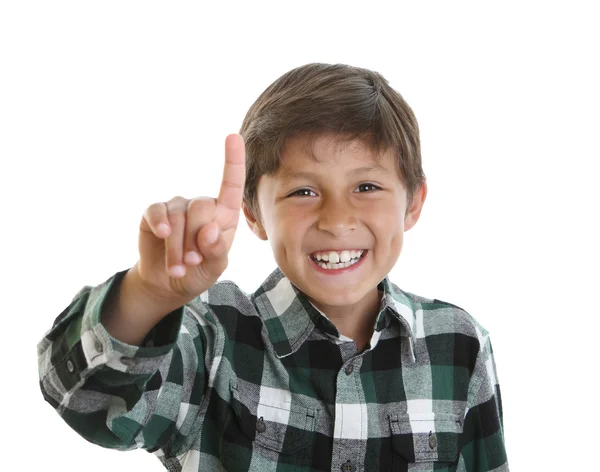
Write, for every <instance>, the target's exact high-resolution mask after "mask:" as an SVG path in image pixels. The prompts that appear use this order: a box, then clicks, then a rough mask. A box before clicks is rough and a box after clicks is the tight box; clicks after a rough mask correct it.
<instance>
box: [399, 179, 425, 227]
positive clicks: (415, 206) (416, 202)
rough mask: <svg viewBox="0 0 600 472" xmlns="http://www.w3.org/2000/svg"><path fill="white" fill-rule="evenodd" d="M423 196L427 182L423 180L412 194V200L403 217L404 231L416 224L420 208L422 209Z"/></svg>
mask: <svg viewBox="0 0 600 472" xmlns="http://www.w3.org/2000/svg"><path fill="white" fill-rule="evenodd" d="M425 198H427V182H423V184H422V185H421V186H420V187H419V189H418V190H417V191H416V192H415V194H414V195H413V201H412V203H411V205H410V208H409V209H408V211H407V212H406V215H405V217H404V231H408V230H409V229H411V228H412V227H413V226H414V225H416V224H417V221H418V220H419V216H420V215H421V210H422V209H423V203H425Z"/></svg>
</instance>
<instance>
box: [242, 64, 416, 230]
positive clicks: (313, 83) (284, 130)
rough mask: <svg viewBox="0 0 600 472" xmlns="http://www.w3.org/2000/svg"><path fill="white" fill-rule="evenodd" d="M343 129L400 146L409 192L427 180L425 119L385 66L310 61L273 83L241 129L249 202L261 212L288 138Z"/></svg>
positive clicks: (344, 136) (348, 136) (378, 143)
mask: <svg viewBox="0 0 600 472" xmlns="http://www.w3.org/2000/svg"><path fill="white" fill-rule="evenodd" d="M325 133H327V134H329V133H335V134H337V135H339V137H340V139H341V140H343V141H346V140H348V141H351V140H354V139H356V138H361V139H363V140H364V141H365V142H367V143H368V144H369V145H370V146H371V148H372V149H373V150H374V151H376V152H380V151H381V150H384V151H385V150H387V149H390V148H393V149H394V150H395V152H396V156H397V163H398V173H399V175H400V177H401V178H402V180H403V182H404V184H405V186H406V190H407V196H408V205H407V211H408V209H409V208H410V205H411V203H412V198H413V195H414V193H415V192H416V190H417V189H418V188H419V186H420V185H421V184H422V183H423V182H425V174H424V173H423V168H422V166H421V145H420V140H419V126H418V124H417V120H416V118H415V115H414V113H413V111H412V109H411V108H410V107H409V106H408V104H407V103H406V102H405V101H404V99H403V98H402V96H401V95H400V94H399V93H398V92H396V91H395V90H394V89H393V88H391V87H390V85H389V83H388V81H387V80H386V79H385V78H384V77H383V76H382V75H381V74H379V73H377V72H374V71H371V70H368V69H363V68H359V67H352V66H348V65H344V64H318V63H314V64H307V65H304V66H301V67H297V68H296V69H293V70H291V71H289V72H287V73H285V74H284V75H282V76H281V77H280V78H279V79H277V80H276V81H275V82H273V83H272V84H271V85H270V86H269V87H268V88H267V89H266V90H265V91H264V92H263V93H262V94H261V95H260V97H258V99H257V100H256V101H255V102H254V103H253V104H252V106H251V107H250V109H249V110H248V113H247V114H246V117H245V118H244V122H243V123H242V127H241V129H240V134H241V135H242V136H243V138H244V141H245V145H246V184H245V188H244V203H245V204H246V206H247V207H248V209H249V210H250V211H251V212H252V213H253V214H254V216H255V217H256V218H260V211H259V208H258V199H257V188H258V181H259V179H260V177H261V176H262V175H268V174H272V173H274V172H276V171H277V169H278V168H279V163H280V160H281V155H282V152H283V151H284V148H285V145H286V140H287V139H288V138H291V137H292V136H296V135H300V134H302V135H306V137H307V140H308V141H307V142H308V143H309V146H310V143H311V142H312V140H313V139H314V138H317V137H318V136H320V135H322V134H325Z"/></svg>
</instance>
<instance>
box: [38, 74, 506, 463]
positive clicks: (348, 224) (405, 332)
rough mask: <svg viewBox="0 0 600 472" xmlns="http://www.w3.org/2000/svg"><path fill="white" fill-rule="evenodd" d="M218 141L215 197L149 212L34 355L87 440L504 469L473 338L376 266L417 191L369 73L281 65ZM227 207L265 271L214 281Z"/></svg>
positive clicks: (187, 459)
mask: <svg viewBox="0 0 600 472" xmlns="http://www.w3.org/2000/svg"><path fill="white" fill-rule="evenodd" d="M241 135H242V136H243V138H244V143H242V141H241V139H240V138H239V136H236V135H232V136H229V137H228V138H227V141H226V163H225V169H224V174H223V183H222V186H221V191H220V194H219V197H218V198H217V199H210V198H197V199H192V200H187V199H184V198H182V197H175V198H173V199H172V200H170V201H169V202H160V203H156V204H153V205H151V206H149V207H148V209H147V210H146V212H145V213H144V217H143V218H142V222H141V224H140V259H139V261H138V263H136V265H135V266H134V267H132V268H130V269H128V270H125V271H121V272H118V273H116V274H115V275H113V276H112V277H110V278H109V279H108V280H107V281H106V282H104V283H103V284H101V285H99V286H97V287H89V286H86V287H84V288H83V289H82V290H81V291H80V292H79V293H78V294H77V295H76V297H75V298H74V300H73V301H72V303H71V304H70V305H69V307H67V309H65V310H64V312H63V313H62V314H61V315H60V316H59V318H58V319H57V320H56V321H55V324H54V326H53V327H52V329H51V330H50V331H49V332H48V333H47V335H46V337H45V338H44V339H43V340H42V341H41V342H40V344H39V345H38V353H39V365H40V381H41V382H40V384H41V388H42V392H43V394H44V397H45V399H46V400H47V401H48V402H49V403H50V404H52V405H53V407H54V408H56V410H57V411H58V412H59V414H60V415H61V416H62V417H63V418H64V419H65V421H67V422H68V423H69V424H70V425H71V426H72V427H73V428H74V429H75V430H76V431H78V432H79V433H80V434H81V435H82V436H84V437H85V438H86V439H88V440H90V441H92V442H94V443H96V444H99V445H101V446H104V447H110V448H115V449H121V450H127V449H133V448H144V449H146V450H148V451H150V452H153V453H154V454H156V455H157V456H158V457H159V459H160V460H161V462H162V463H163V465H164V466H165V467H166V468H167V469H168V470H171V471H181V470H183V471H194V472H195V471H228V472H232V471H247V470H251V471H282V472H284V471H285V472H287V471H338V470H342V471H349V472H354V471H357V472H358V471H365V472H371V471H373V472H374V471H406V470H419V471H433V470H436V471H441V470H446V471H451V470H452V471H477V472H483V471H492V470H493V471H506V470H508V465H507V462H506V453H505V449H504V436H503V426H502V406H501V398H500V389H499V386H498V382H497V377H496V368H495V362H494V357H493V352H492V348H491V343H490V340H489V335H488V333H487V331H486V330H485V329H484V328H483V327H481V326H480V325H479V324H478V323H477V321H475V320H474V319H473V318H472V317H471V316H470V315H469V314H468V313H466V312H465V311H464V310H462V309H461V308H458V307H456V306H454V305H451V304H449V303H446V302H442V301H439V300H431V299H427V298H424V297H420V296H417V295H414V294H411V293H409V292H405V291H403V290H401V289H399V288H398V287H396V286H395V285H393V284H392V283H391V281H390V280H389V279H388V277H387V274H388V273H389V272H390V270H391V269H392V267H393V266H394V264H395V263H396V261H397V260H398V258H399V256H400V252H401V250H402V242H403V234H404V231H407V230H409V229H410V228H412V227H413V226H414V225H415V224H416V222H417V220H418V218H419V215H420V213H421V209H422V207H423V203H424V201H425V198H426V195H427V185H426V181H425V176H424V174H423V171H422V168H421V157H420V146H419V134H418V126H417V122H416V119H415V117H414V114H413V112H412V110H411V109H410V107H409V106H408V105H407V104H406V102H405V101H404V100H403V99H402V97H401V96H400V95H399V94H398V93H397V92H395V91H394V90H393V89H392V88H391V87H390V86H389V84H388V83H387V81H385V79H384V78H383V77H381V75H379V74H378V73H376V72H373V71H369V70H366V69H360V68H354V67H349V66H343V65H327V64H309V65H306V66H303V67H299V68H297V69H294V70H292V71H290V72H288V73H287V74H284V75H283V76H282V77H280V78H279V79H278V80H277V81H275V82H274V83H273V84H272V85H271V86H270V87H269V88H267V89H266V90H265V92H263V94H262V95H261V96H260V97H259V98H258V100H257V101H256V102H255V103H254V104H253V105H252V107H251V108H250V110H249V111H248V114H247V115H246V118H245V120H244V123H243V125H242V129H241ZM240 209H243V213H244V215H245V217H246V220H247V223H248V225H249V226H250V228H251V229H252V231H253V232H254V233H255V234H256V235H257V236H258V237H259V238H261V239H263V240H265V241H269V242H270V244H271V247H272V250H273V255H274V258H275V261H276V263H277V269H276V270H275V271H274V272H273V273H272V274H271V275H270V276H269V277H268V278H267V280H265V281H264V282H263V283H262V284H261V285H260V287H259V288H258V290H257V291H256V292H254V293H253V294H250V295H247V294H245V293H244V292H243V291H242V290H240V289H239V288H238V287H237V285H235V284H234V283H232V282H216V281H217V279H218V277H219V276H220V275H221V273H222V272H223V270H224V269H225V267H226V266H227V254H228V252H229V249H230V247H231V243H232V241H233V236H234V234H235V230H236V227H237V222H238V219H239V215H240Z"/></svg>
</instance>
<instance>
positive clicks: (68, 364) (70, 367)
mask: <svg viewBox="0 0 600 472" xmlns="http://www.w3.org/2000/svg"><path fill="white" fill-rule="evenodd" d="M67 370H68V371H69V372H73V371H74V370H75V366H74V365H73V363H72V362H71V361H67Z"/></svg>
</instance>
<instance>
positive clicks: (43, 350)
mask: <svg viewBox="0 0 600 472" xmlns="http://www.w3.org/2000/svg"><path fill="white" fill-rule="evenodd" d="M125 273H126V271H122V272H118V273H117V274H115V275H114V276H112V277H111V278H109V279H108V280H107V281H105V282H104V283H102V284H100V285H99V286H97V287H89V286H86V287H84V288H83V289H82V290H81V291H80V292H79V293H78V294H77V295H76V297H75V298H74V299H73V301H72V302H71V304H70V305H69V306H68V307H67V308H66V309H65V310H64V311H63V313H62V314H61V315H60V316H59V317H58V318H57V320H56V321H55V323H54V326H53V327H52V329H50V331H49V332H48V333H47V334H46V336H45V337H44V339H42V340H41V341H40V343H39V345H38V355H39V371H40V385H41V389H42V392H43V394H44V398H45V399H46V401H48V403H50V404H51V405H52V406H53V407H54V408H55V409H56V411H57V412H58V413H59V414H60V416H61V417H62V418H63V419H64V420H65V421H66V422H67V423H68V424H69V425H70V426H71V427H72V428H74V429H75V430H76V431H77V432H78V433H79V434H80V435H82V436H83V437H84V438H86V439H87V440H89V441H91V442H93V443H95V444H99V445H101V446H104V447H108V448H115V449H121V450H128V449H133V448H144V449H146V450H148V451H149V452H152V453H154V454H155V455H156V456H157V457H158V458H159V459H160V461H161V462H162V463H163V465H164V466H165V467H166V468H167V469H168V470H170V471H189V472H198V471H203V472H204V471H206V472H218V471H227V472H235V471H260V472H300V471H307V472H308V471H311V472H312V471H314V472H317V471H334V472H338V471H340V470H341V471H347V472H375V471H385V472H389V471H417V470H418V471H421V472H423V471H434V470H435V471H472V472H484V471H495V472H496V471H508V465H507V462H506V453H505V448H504V438H503V425H502V403H501V398H500V389H499V386H498V381H497V377H496V366H495V363H494V357H493V354H492V346H491V344H490V339H489V335H488V333H487V331H486V330H485V329H484V328H483V327H481V326H480V325H479V324H478V323H477V321H475V320H474V319H473V318H472V317H471V316H470V315H469V314H468V313H466V312H465V311H464V310H462V309H461V308H458V307H456V306H454V305H451V304H449V303H446V302H443V301H440V300H429V299H426V298H423V297H419V296H416V295H413V294H411V293H408V292H404V291H402V290H400V289H399V288H398V287H396V286H395V285H393V284H392V283H391V282H390V281H389V280H388V279H387V278H386V279H384V280H383V281H382V282H381V283H380V284H379V286H378V289H379V290H380V291H381V293H382V299H381V308H380V312H379V315H378V317H377V320H376V323H375V327H374V328H375V329H374V333H373V336H372V338H371V340H370V343H369V345H368V346H367V348H366V349H365V350H364V351H363V352H358V350H357V347H356V345H355V344H354V342H353V341H352V340H351V339H349V338H347V337H345V336H343V335H341V334H340V333H339V332H338V330H337V329H336V327H335V326H334V325H333V324H332V323H331V322H330V321H329V320H328V319H327V317H326V316H325V315H324V314H323V313H321V312H320V311H319V310H317V309H316V308H315V307H314V306H313V305H312V304H311V303H310V301H309V300H308V299H307V298H306V296H305V295H304V294H302V292H300V291H299V290H298V289H297V288H296V287H294V286H293V285H292V284H291V283H290V281H289V280H288V279H287V278H286V277H285V276H284V275H283V273H282V272H281V271H280V270H279V269H277V270H276V271H275V272H273V274H271V275H270V276H269V277H268V278H267V280H266V281H265V282H264V283H263V284H262V286H261V287H260V288H259V289H258V290H257V291H256V292H255V293H254V294H251V295H247V294H245V293H244V292H243V291H242V290H240V289H239V288H238V287H237V285H235V284H234V283H232V282H218V283H217V284H215V285H214V286H213V287H212V288H211V289H210V290H208V291H207V292H205V293H203V294H202V295H200V296H199V297H196V298H195V299H194V300H192V301H191V302H190V303H188V304H187V305H185V306H184V307H182V308H180V309H178V310H176V311H174V312H172V313H170V314H169V315H168V316H167V317H166V318H164V319H163V320H162V321H161V322H160V323H159V324H158V325H157V326H156V327H155V328H154V329H153V330H152V332H150V334H149V335H148V336H147V337H146V339H145V340H144V342H143V343H142V346H139V347H138V346H131V345H127V344H124V343H122V342H120V341H118V340H116V339H114V338H112V337H111V336H110V335H109V334H108V332H107V331H106V329H105V328H104V327H103V326H102V324H101V323H100V313H101V308H102V305H103V303H104V302H105V300H106V297H107V295H108V294H109V292H110V291H111V290H115V289H116V288H117V287H118V286H119V284H120V281H121V280H122V278H123V276H124V275H125Z"/></svg>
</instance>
